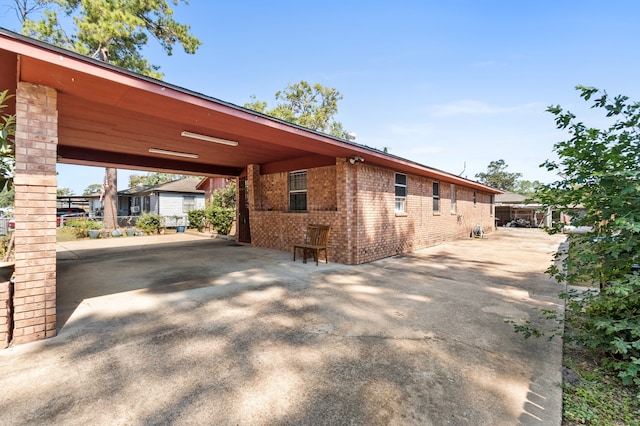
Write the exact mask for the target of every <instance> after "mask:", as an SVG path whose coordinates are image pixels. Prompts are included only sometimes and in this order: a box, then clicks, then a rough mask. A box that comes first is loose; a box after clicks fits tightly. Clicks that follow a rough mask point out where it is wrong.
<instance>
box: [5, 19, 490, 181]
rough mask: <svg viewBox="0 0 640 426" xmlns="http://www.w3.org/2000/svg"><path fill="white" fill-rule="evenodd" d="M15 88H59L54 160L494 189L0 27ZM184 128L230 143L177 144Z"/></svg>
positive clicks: (187, 140) (179, 170)
mask: <svg viewBox="0 0 640 426" xmlns="http://www.w3.org/2000/svg"><path fill="white" fill-rule="evenodd" d="M18 81H20V82H29V83H35V84H39V85H43V86H47V87H51V88H53V89H55V90H56V91H57V94H58V156H59V160H58V161H59V162H61V163H67V164H81V165H92V166H104V167H120V168H132V169H139V170H153V171H167V172H174V173H185V174H197V175H209V176H212V175H223V176H240V175H242V174H243V172H244V170H246V167H247V165H249V164H259V165H260V171H261V173H274V172H280V171H287V170H291V169H293V168H298V169H302V168H309V167H316V166H324V165H331V164H335V159H336V158H346V157H350V156H360V157H362V158H363V159H364V161H365V162H367V163H371V164H375V165H379V166H382V167H387V168H391V169H394V170H396V171H398V172H403V173H409V174H417V175H421V176H427V177H431V178H434V179H438V180H443V181H447V182H451V183H459V184H463V185H466V186H469V187H473V188H477V189H480V190H484V191H487V192H491V193H500V192H501V191H499V190H497V189H495V188H491V187H488V186H485V185H482V184H480V183H478V182H474V181H471V180H468V179H464V178H462V177H459V176H456V175H453V174H450V173H447V172H443V171H440V170H437V169H434V168H431V167H427V166H424V165H422V164H418V163H416V162H413V161H410V160H407V159H404V158H401V157H398V156H394V155H390V154H387V153H384V152H382V151H379V150H376V149H373V148H369V147H366V146H363V145H360V144H356V143H353V142H350V141H347V140H344V139H339V138H335V137H332V136H328V135H325V134H322V133H318V132H314V131H311V130H308V129H305V128H303V127H300V126H296V125H292V124H291V123H287V122H284V121H281V120H277V119H274V118H272V117H268V116H266V115H264V114H260V113H257V112H255V111H251V110H248V109H245V108H242V107H239V106H237V105H233V104H230V103H228V102H224V101H221V100H219V99H215V98H212V97H209V96H205V95H203V94H200V93H196V92H193V91H190V90H187V89H184V88H181V87H178V86H174V85H171V84H168V83H166V82H163V81H159V80H155V79H152V78H149V77H145V76H142V75H139V74H136V73H133V72H130V71H127V70H124V69H121V68H118V67H115V66H113V65H110V64H106V63H104V62H100V61H97V60H94V59H92V58H89V57H86V56H83V55H79V54H76V53H73V52H70V51H68V50H65V49H61V48H58V47H55V46H52V45H50V44H47V43H44V42H41V41H38V40H34V39H31V38H28V37H25V36H22V35H19V34H17V33H14V32H12V31H9V30H6V29H3V28H0V88H2V89H4V88H8V89H9V91H10V92H13V93H15V90H16V87H17V82H18ZM185 131H186V132H192V133H196V134H200V135H207V136H212V137H215V138H219V139H224V140H230V141H234V142H237V146H229V145H222V144H219V143H216V142H211V141H203V140H198V139H192V138H188V137H184V136H182V133H183V132H185ZM150 150H152V151H150ZM154 151H155V152H154ZM167 151H169V152H174V153H184V154H189V157H176V156H173V155H167V154H166V152H167Z"/></svg>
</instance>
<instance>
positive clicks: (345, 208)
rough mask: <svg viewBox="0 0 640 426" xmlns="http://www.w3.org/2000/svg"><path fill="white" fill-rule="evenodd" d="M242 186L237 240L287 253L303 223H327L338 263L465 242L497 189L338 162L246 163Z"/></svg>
mask: <svg viewBox="0 0 640 426" xmlns="http://www.w3.org/2000/svg"><path fill="white" fill-rule="evenodd" d="M241 186H242V185H241ZM247 186H248V191H247V193H248V194H247V196H246V198H247V199H248V216H249V223H250V227H249V228H250V239H244V241H245V242H246V241H250V242H251V243H252V244H254V245H256V246H260V247H268V248H274V249H278V250H290V249H291V247H292V246H293V244H295V243H296V242H300V239H301V238H302V235H303V232H304V229H305V227H306V225H307V224H309V223H321V224H328V225H331V238H330V240H329V259H330V260H331V261H335V262H339V263H346V264H359V263H364V262H370V261H373V260H376V259H380V258H383V257H388V256H393V255H396V254H398V253H403V252H407V251H411V250H415V249H419V248H423V247H428V246H432V245H435V244H438V243H440V242H442V241H446V240H452V239H456V238H461V237H465V236H466V237H468V236H469V233H470V230H471V229H472V228H473V226H474V225H475V224H478V223H479V224H482V226H483V228H484V229H485V230H486V231H490V230H492V229H493V226H494V211H493V208H494V206H493V199H494V195H495V193H497V192H498V191H496V190H493V189H490V188H487V187H483V186H482V185H479V184H477V183H473V182H470V181H466V180H463V179H461V178H459V177H457V176H453V175H449V174H446V173H443V172H439V171H436V170H429V169H427V170H425V171H424V172H423V173H415V172H414V173H406V172H404V171H400V170H398V169H394V168H387V167H380V166H377V165H370V164H367V163H366V162H356V163H354V164H352V163H351V162H350V161H349V160H348V159H345V158H339V157H338V158H336V159H335V163H334V164H331V165H326V166H321V167H310V168H307V169H297V170H291V171H286V172H285V171H283V172H278V173H268V174H267V173H265V174H261V173H260V167H259V166H257V165H251V166H249V168H248V170H247ZM240 220H242V218H241V219H240ZM241 241H243V239H242V238H241Z"/></svg>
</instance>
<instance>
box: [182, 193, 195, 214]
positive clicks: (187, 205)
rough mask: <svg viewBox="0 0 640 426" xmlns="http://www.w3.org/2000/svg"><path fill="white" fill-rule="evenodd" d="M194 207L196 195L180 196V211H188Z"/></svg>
mask: <svg viewBox="0 0 640 426" xmlns="http://www.w3.org/2000/svg"><path fill="white" fill-rule="evenodd" d="M195 208H196V197H195V196H193V195H183V196H182V213H188V212H190V211H191V210H193V209H195Z"/></svg>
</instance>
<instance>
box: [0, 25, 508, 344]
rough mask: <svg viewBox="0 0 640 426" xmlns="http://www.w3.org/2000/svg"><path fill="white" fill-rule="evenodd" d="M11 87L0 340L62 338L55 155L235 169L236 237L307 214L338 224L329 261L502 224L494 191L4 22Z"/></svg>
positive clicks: (187, 170) (270, 231) (353, 260)
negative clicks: (9, 238) (10, 232)
mask: <svg viewBox="0 0 640 426" xmlns="http://www.w3.org/2000/svg"><path fill="white" fill-rule="evenodd" d="M4 89H8V90H9V92H10V93H12V94H15V98H12V99H11V102H10V105H9V108H8V109H7V110H5V111H3V112H4V113H9V114H11V113H14V112H15V113H16V116H17V120H16V136H15V159H16V169H15V177H14V185H15V192H16V196H15V210H14V214H15V223H16V225H15V259H16V260H15V268H14V269H15V273H14V277H15V287H14V291H13V293H12V295H11V296H8V295H9V294H11V292H5V291H4V290H3V288H4V287H3V286H0V318H6V317H7V315H8V313H9V310H8V308H4V306H9V305H11V306H12V307H13V310H12V316H11V318H10V320H8V321H1V320H0V342H2V341H3V340H2V339H3V338H4V337H6V336H7V335H8V333H9V330H8V327H11V324H12V330H10V331H11V335H12V339H13V340H12V342H13V343H14V344H19V343H23V342H29V341H33V340H37V339H43V338H46V337H50V336H54V335H55V334H56V327H57V322H56V318H57V317H56V215H55V213H56V189H57V178H56V164H57V163H66V164H79V165H93V166H100V167H121V168H128V169H136V170H148V171H159V172H169V173H179V174H190V175H196V176H215V177H221V176H224V177H230V178H234V179H237V180H238V197H237V198H238V208H237V211H238V218H237V223H238V225H237V228H238V233H237V239H238V240H239V241H240V242H250V243H251V244H252V245H255V246H259V247H267V248H275V249H279V250H286V251H291V249H292V246H293V244H294V243H296V242H299V241H300V239H301V238H302V235H303V230H304V228H305V227H306V225H307V224H309V223H322V224H329V225H331V227H332V229H331V239H330V246H329V260H330V261H332V262H334V261H335V262H342V263H347V264H359V263H363V262H369V261H372V260H375V259H380V258H383V257H386V256H391V255H395V254H397V253H402V252H406V251H409V250H414V249H418V248H421V247H427V246H430V245H433V244H437V243H439V242H441V241H445V240H449V239H454V238H460V237H465V236H468V235H469V233H470V230H471V229H472V227H473V226H474V225H475V224H478V223H480V224H482V225H483V226H484V228H485V230H486V231H489V230H491V229H492V228H493V226H494V211H493V209H494V204H493V201H494V196H495V194H498V193H500V191H498V190H496V189H493V188H490V187H487V186H484V185H481V184H479V183H477V182H473V181H470V180H467V179H463V178H461V177H459V176H456V175H453V174H449V173H446V172H442V171H439V170H436V169H433V168H430V167H427V166H425V165H422V164H418V163H415V162H413V161H410V160H406V159H403V158H400V157H397V156H393V155H389V154H387V153H384V152H382V151H379V150H375V149H371V148H369V147H366V146H363V145H360V144H357V143H354V142H352V141H349V140H346V139H341V138H336V137H332V136H328V135H325V134H322V133H318V132H313V131H310V130H308V129H304V128H302V127H299V126H295V125H292V124H291V123H287V122H283V121H281V120H277V119H274V118H271V117H268V116H265V115H263V114H259V113H256V112H255V111H251V110H247V109H244V108H241V107H238V106H236V105H233V104H229V103H226V102H223V101H220V100H218V99H215V98H212V97H208V96H204V95H202V94H199V93H195V92H192V91H189V90H188V89H185V88H181V87H178V86H174V85H171V84H168V83H165V82H162V81H158V80H154V79H151V78H148V77H144V76H141V75H138V74H135V73H132V72H130V71H127V70H123V69H121V68H118V67H115V66H112V65H110V64H107V63H103V62H99V61H96V60H94V59H91V58H88V57H85V56H81V55H78V54H75V53H72V52H69V51H67V50H64V49H61V48H58V47H55V46H51V45H49V44H47V43H43V42H40V41H36V40H33V39H30V38H28V37H24V36H22V35H20V34H16V33H14V32H11V31H8V30H5V29H1V28H0V90H4ZM9 297H11V303H10V304H8V303H7V302H8V300H7V298H9ZM2 333H5V334H2Z"/></svg>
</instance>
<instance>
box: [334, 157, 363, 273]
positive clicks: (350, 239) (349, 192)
mask: <svg viewBox="0 0 640 426" xmlns="http://www.w3.org/2000/svg"><path fill="white" fill-rule="evenodd" d="M357 167H358V165H353V164H350V163H349V162H348V161H347V159H346V158H336V192H337V194H336V197H337V201H338V216H339V221H340V222H341V223H343V224H344V225H343V226H345V228H346V232H345V234H346V240H345V241H344V243H343V244H341V245H340V251H341V252H343V253H344V254H345V263H346V264H348V265H355V264H357V263H358V223H359V222H358V198H357V195H358V194H357V191H358V184H357V179H358V174H357Z"/></svg>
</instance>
